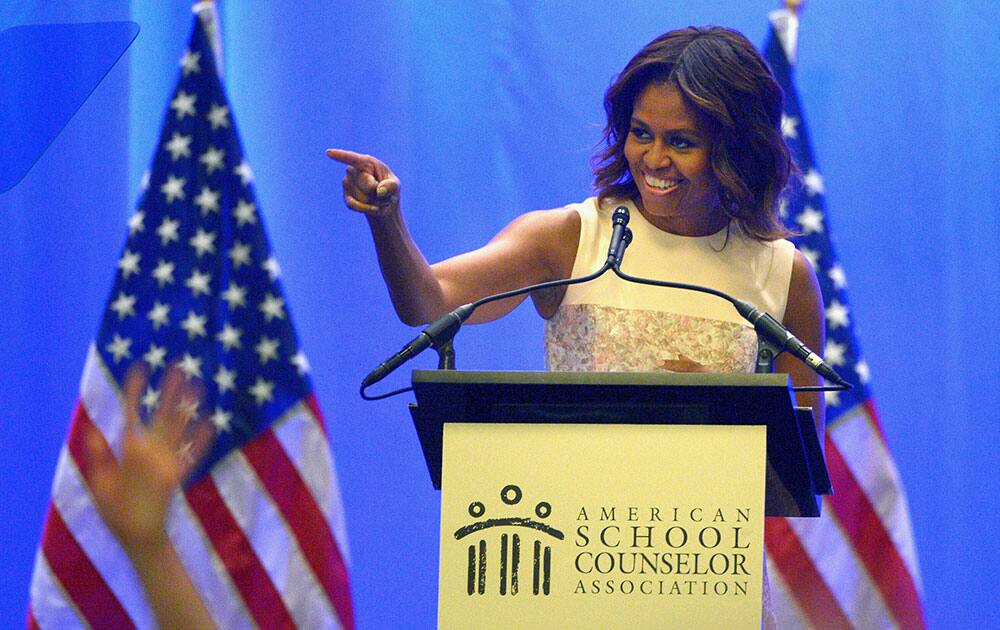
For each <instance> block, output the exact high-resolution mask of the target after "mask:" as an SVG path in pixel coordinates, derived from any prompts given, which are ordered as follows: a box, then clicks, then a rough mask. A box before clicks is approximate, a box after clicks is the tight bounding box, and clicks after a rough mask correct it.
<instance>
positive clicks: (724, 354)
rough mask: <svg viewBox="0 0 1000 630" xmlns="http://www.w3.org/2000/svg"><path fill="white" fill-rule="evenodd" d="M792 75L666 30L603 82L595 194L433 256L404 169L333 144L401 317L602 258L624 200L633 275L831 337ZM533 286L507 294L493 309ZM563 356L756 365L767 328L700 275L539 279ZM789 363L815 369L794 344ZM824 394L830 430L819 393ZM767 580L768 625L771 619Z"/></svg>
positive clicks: (665, 365) (582, 268) (582, 365)
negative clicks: (800, 248)
mask: <svg viewBox="0 0 1000 630" xmlns="http://www.w3.org/2000/svg"><path fill="white" fill-rule="evenodd" d="M781 106H782V94H781V89H780V88H779V87H778V85H777V83H776V82H775V80H774V78H773V76H772V74H771V72H770V70H769V69H768V67H767V64H766V63H765V62H764V60H763V59H762V58H761V56H760V54H759V53H758V52H757V51H756V50H755V49H754V47H753V45H752V44H751V43H750V42H749V41H747V39H746V38H745V37H743V36H742V35H741V34H739V33H737V32H735V31H732V30H729V29H725V28H720V27H706V28H686V29H681V30H677V31H671V32H669V33H666V34H664V35H662V36H660V37H658V38H656V39H655V40H653V41H652V42H650V43H649V44H648V45H647V46H645V47H644V48H643V49H642V50H640V51H639V53H638V54H637V55H636V56H635V57H633V59H632V60H631V61H629V63H628V64H627V65H626V66H625V68H624V70H623V71H622V72H621V74H620V75H619V76H618V77H617V79H616V80H615V82H614V83H613V84H612V85H611V87H610V88H609V89H608V91H607V93H606V94H605V97H604V107H605V111H606V112H607V125H606V127H605V130H604V149H603V150H602V151H601V152H600V153H599V154H598V156H597V167H596V169H595V189H596V191H597V197H596V198H592V199H588V200H586V201H585V202H583V203H580V204H573V205H569V206H566V207H564V208H559V209H555V210H548V211H541V212H531V213H528V214H525V215H523V216H521V217H519V218H517V219H516V220H514V221H513V222H512V223H511V224H510V225H508V226H507V227H506V228H504V229H503V230H502V231H501V232H500V233H499V234H497V235H496V236H495V237H494V238H493V240H491V241H490V242H489V243H488V244H487V245H486V246H484V247H482V248H480V249H477V250H475V251H472V252H469V253H466V254H462V255H459V256H456V257H454V258H450V259H448V260H445V261H443V262H440V263H437V264H435V265H429V264H428V263H427V261H426V260H425V259H424V257H423V255H422V254H421V253H420V250H419V249H418V248H417V246H416V244H415V243H414V242H413V239H412V238H411V237H410V235H409V232H408V231H407V228H406V224H405V223H404V221H403V218H402V214H401V210H400V184H399V180H398V178H396V176H395V175H394V174H393V173H392V171H391V170H390V169H389V168H388V167H387V166H386V165H385V164H383V163H382V162H380V161H379V160H377V159H375V158H373V157H370V156H365V155H359V154H356V153H352V152H349V151H343V150H338V149H330V150H328V151H327V155H329V156H330V157H331V158H332V159H334V160H337V161H339V162H343V163H345V164H347V165H348V168H347V174H346V176H345V177H344V180H343V185H344V200H345V202H346V204H347V206H348V207H349V208H351V209H353V210H356V211H358V212H361V213H363V214H364V215H365V216H366V218H367V219H368V223H369V226H370V228H371V231H372V235H373V237H374V240H375V246H376V249H377V252H378V259H379V265H380V268H381V271H382V275H383V277H384V278H385V281H386V284H387V286H388V289H389V294H390V296H391V298H392V303H393V306H394V307H395V309H396V312H397V314H398V315H399V317H400V319H401V320H402V321H403V322H405V323H407V324H410V325H417V324H422V323H426V322H429V321H432V320H434V319H436V318H437V317H439V316H441V315H443V314H444V313H446V312H448V311H450V310H452V309H454V308H456V307H458V306H460V305H462V304H466V303H469V302H472V301H474V300H476V299H478V298H481V297H484V296H486V295H491V294H494V293H500V292H503V291H507V290H510V289H515V288H520V287H523V286H527V285H531V284H536V283H539V282H544V281H547V280H555V279H562V278H569V277H579V276H582V275H585V274H587V273H590V272H592V271H594V270H596V269H597V268H599V267H600V265H601V264H602V263H603V262H604V260H605V258H606V255H607V243H608V241H609V236H610V231H611V228H610V215H611V212H612V209H613V208H615V207H616V206H618V205H622V204H624V205H626V206H627V207H629V209H630V211H631V216H632V220H631V223H630V224H629V226H630V228H631V229H632V230H633V233H634V239H633V242H632V245H631V246H630V248H629V251H628V254H627V255H626V256H625V262H624V263H623V265H622V269H623V270H624V271H627V272H628V273H630V274H632V275H637V276H642V277H648V278H657V279H662V280H673V281H678V282H685V283H689V284H700V285H706V286H710V287H713V288H716V289H720V290H722V291H725V292H727V293H729V294H730V295H734V296H735V297H738V298H740V299H743V300H747V301H749V302H751V303H753V304H755V305H756V306H758V307H760V308H762V309H764V310H766V311H768V312H769V313H771V315H772V316H774V317H775V318H776V319H778V320H779V321H782V323H783V324H784V325H785V326H786V327H787V328H788V329H789V330H790V331H791V332H792V334H794V335H795V336H797V337H798V338H799V339H801V340H802V341H803V342H804V343H805V344H806V345H807V346H809V347H811V348H823V346H824V320H823V305H822V297H821V294H820V290H819V285H818V283H817V281H816V276H815V273H814V272H813V270H812V267H811V266H810V264H809V262H808V261H807V259H806V258H805V257H804V256H803V255H802V254H801V253H799V252H797V251H795V249H794V247H793V246H792V245H791V243H789V242H788V241H786V240H782V239H784V237H786V236H788V235H789V232H788V230H787V229H785V228H784V226H783V225H782V224H781V222H780V220H779V219H778V210H777V208H778V200H779V195H780V194H781V192H782V191H783V189H784V188H785V186H786V184H787V182H788V178H789V175H790V174H791V173H792V172H793V171H794V165H793V163H792V160H791V158H790V155H789V152H788V149H787V147H786V146H785V143H784V140H783V138H782V135H781V111H782V108H781ZM521 299H523V298H512V299H509V300H506V301H503V302H494V303H491V304H489V305H486V306H485V307H483V308H481V309H479V310H478V311H477V312H476V314H475V315H474V316H473V319H472V321H489V320H492V319H495V318H497V317H500V316H502V315H504V314H506V313H507V312H509V311H510V310H511V309H513V308H514V307H515V306H516V305H517V304H518V303H519V302H520V300H521ZM532 299H533V301H534V305H535V309H536V310H537V311H538V313H539V314H540V315H541V316H542V317H543V318H545V319H546V320H547V323H546V339H545V343H546V359H547V365H548V367H549V369H554V370H645V371H650V370H656V369H667V370H672V371H752V370H753V367H754V362H755V351H756V334H755V333H754V331H753V328H751V327H750V326H749V324H747V323H746V322H745V321H743V320H742V319H741V318H740V317H739V315H738V314H736V312H735V311H734V310H733V308H732V306H731V305H729V304H728V303H726V302H724V301H722V300H720V299H718V298H714V297H711V296H705V295H703V294H697V293H692V292H685V291H677V290H666V289H662V288H654V287H648V286H644V285H635V284H629V283H625V282H624V281H622V280H620V279H619V278H616V277H614V276H612V275H611V274H606V275H605V276H603V277H602V278H601V279H599V280H598V281H594V282H590V283H587V284H582V285H574V286H572V287H569V288H566V287H560V288H558V289H550V290H546V291H540V292H535V293H534V294H533V295H532ZM776 369H777V370H778V371H779V372H785V373H788V374H790V375H791V377H792V380H793V382H794V383H795V384H796V385H814V384H818V381H819V379H818V377H817V376H816V375H815V373H813V372H812V371H811V370H810V369H809V368H807V367H806V366H805V365H803V364H802V363H800V362H799V361H798V360H796V359H794V358H792V357H790V356H788V355H782V356H780V357H779V358H778V359H777V361H776ZM798 402H799V403H800V404H803V405H808V406H811V407H812V408H813V411H814V416H815V420H816V431H817V434H818V435H819V436H820V443H821V444H822V443H823V440H822V436H823V434H824V428H825V427H824V407H823V400H822V398H820V397H819V395H818V394H815V393H803V394H799V399H798ZM769 599H770V596H769V588H768V585H767V580H766V575H765V580H764V618H765V626H767V627H773V626H774V619H773V615H772V612H771V607H770V602H769Z"/></svg>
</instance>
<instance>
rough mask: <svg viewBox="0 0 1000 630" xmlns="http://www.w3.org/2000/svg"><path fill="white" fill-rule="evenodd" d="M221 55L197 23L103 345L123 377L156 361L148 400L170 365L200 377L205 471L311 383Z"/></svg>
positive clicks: (132, 230)
mask: <svg viewBox="0 0 1000 630" xmlns="http://www.w3.org/2000/svg"><path fill="white" fill-rule="evenodd" d="M214 63H215V62H214V61H213V57H212V54H211V51H210V50H209V49H208V48H207V42H206V38H205V35H204V33H203V32H202V29H200V28H196V29H195V32H194V35H193V37H192V39H191V46H190V49H189V50H188V51H187V52H186V53H185V55H184V58H183V60H182V62H181V78H180V81H179V82H178V84H177V88H176V90H175V91H174V93H173V95H172V97H171V100H170V106H169V110H168V112H167V116H166V121H165V123H164V126H163V130H162V133H161V135H160V139H159V142H158V145H157V146H158V150H157V152H156V155H155V158H154V160H153V166H152V169H151V174H150V175H149V176H148V180H146V181H144V189H145V190H144V192H143V194H142V196H141V198H140V201H139V206H138V210H137V211H136V212H135V214H134V215H133V216H132V218H131V219H130V221H129V238H128V240H127V242H126V243H125V248H124V251H123V252H122V256H121V259H120V260H119V262H118V267H119V273H118V275H117V277H116V280H115V284H114V288H113V289H112V293H111V301H110V304H109V308H108V311H107V312H106V314H105V317H104V320H103V322H102V324H101V327H100V332H99V334H98V337H97V342H96V343H97V348H98V350H99V351H100V353H101V355H102V357H103V359H104V362H105V364H106V365H107V366H108V368H109V369H110V370H111V373H112V374H113V376H114V379H115V380H116V381H118V382H119V383H122V382H124V377H125V372H126V370H127V368H128V366H129V365H130V364H131V363H132V362H133V361H135V360H138V359H141V360H144V361H145V362H146V363H147V364H148V365H149V366H150V368H151V369H152V378H151V385H150V387H149V388H148V390H147V391H146V394H145V396H144V397H143V406H144V407H146V408H147V409H150V408H152V407H153V406H155V404H156V402H157V398H158V395H159V394H158V390H157V389H156V383H157V380H158V379H157V378H156V377H157V376H158V375H162V373H163V370H164V368H165V366H167V365H168V364H169V363H171V362H175V361H176V362H178V364H179V366H180V368H181V369H182V370H183V371H184V373H185V374H186V375H187V376H188V377H193V378H199V379H201V380H203V382H204V383H205V386H206V404H207V406H208V408H209V410H210V411H209V412H210V414H211V421H212V423H213V424H214V426H215V428H216V430H217V434H218V437H217V440H216V442H215V445H214V447H213V449H212V451H211V452H210V454H209V456H208V457H207V458H206V461H205V462H204V465H203V467H202V471H204V470H205V469H207V468H209V467H210V466H211V465H212V464H213V463H214V462H215V461H217V460H219V459H221V458H222V457H224V456H225V455H226V453H227V452H229V451H230V450H231V449H232V448H234V447H238V446H240V445H241V444H243V443H245V442H246V441H247V440H249V439H251V438H252V437H253V436H254V435H256V434H257V433H258V432H260V431H261V430H262V429H264V428H267V427H268V426H270V425H271V424H272V423H273V422H274V421H275V420H277V419H278V418H280V417H281V416H282V415H283V414H284V413H285V412H286V411H287V410H288V409H289V408H290V407H291V406H293V405H295V404H296V403H298V402H299V401H300V400H301V399H302V398H304V397H305V396H306V394H308V393H309V391H310V390H311V386H310V383H309V379H308V375H307V374H306V370H307V368H308V363H307V361H306V359H305V356H304V355H303V354H302V352H301V351H300V350H299V345H298V341H297V339H296V336H295V332H294V330H293V328H292V325H291V321H290V317H289V313H288V307H287V305H286V304H285V301H284V299H283V297H282V290H281V285H280V282H279V280H278V273H279V268H278V263H277V261H276V260H275V259H274V257H273V256H272V254H271V250H270V246H269V245H268V241H267V236H266V235H265V233H264V227H263V222H262V217H261V216H260V214H259V213H258V211H257V206H256V201H255V199H254V187H253V173H252V171H251V170H250V166H249V165H248V164H247V162H246V160H245V159H244V157H243V151H242V149H241V147H240V141H239V138H238V137H237V134H236V129H235V122H234V120H233V116H232V113H231V112H230V109H229V103H228V101H227V99H226V95H225V93H224V92H223V90H222V85H221V83H220V81H219V79H218V77H217V76H216V69H215V66H214Z"/></svg>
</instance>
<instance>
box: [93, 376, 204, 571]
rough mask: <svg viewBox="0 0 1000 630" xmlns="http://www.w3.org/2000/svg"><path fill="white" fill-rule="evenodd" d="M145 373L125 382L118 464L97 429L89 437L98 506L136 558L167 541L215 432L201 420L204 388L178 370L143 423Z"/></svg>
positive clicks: (166, 381) (163, 383)
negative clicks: (182, 492)
mask: <svg viewBox="0 0 1000 630" xmlns="http://www.w3.org/2000/svg"><path fill="white" fill-rule="evenodd" d="M146 382H147V375H146V371H145V370H144V369H142V368H141V367H138V366H133V367H132V368H131V369H129V372H128V376H127V377H126V379H125V389H124V394H125V433H124V436H123V441H122V453H121V459H120V460H116V459H115V457H114V455H113V454H112V453H111V451H110V450H109V449H107V448H106V447H105V446H104V444H103V440H102V439H101V436H100V435H99V434H98V433H97V431H96V430H95V431H94V432H92V433H91V434H90V435H89V436H87V437H88V439H87V457H88V461H89V463H90V466H91V479H90V489H91V493H92V495H93V498H94V504H95V505H96V507H97V511H98V512H99V513H100V515H101V517H102V518H103V519H104V522H105V523H106V524H107V526H108V528H109V529H110V530H111V532H112V533H113V534H114V535H115V536H116V537H117V538H118V540H119V541H120V542H121V543H122V546H123V547H124V548H125V550H126V551H127V552H128V553H129V554H130V555H132V554H133V553H135V552H143V551H146V550H151V549H155V548H156V547H158V546H162V545H164V544H166V543H168V542H169V541H168V538H167V533H166V513H167V508H168V506H169V504H170V498H171V496H172V495H173V493H174V492H175V491H177V490H178V488H180V485H181V482H182V481H183V480H184V478H185V477H186V476H187V474H188V473H189V472H190V471H191V469H192V468H193V467H194V464H195V463H196V462H197V461H199V460H200V459H201V456H202V455H203V454H204V453H205V452H206V450H207V448H208V446H209V444H210V443H211V438H212V436H213V434H214V432H213V430H212V427H211V425H210V424H209V423H208V422H207V421H206V419H205V418H204V417H199V416H198V411H197V408H198V404H199V402H200V401H201V398H202V395H203V393H202V388H201V385H200V384H199V383H197V382H196V381H190V380H186V377H185V375H184V373H183V372H181V370H180V369H179V368H177V367H176V366H172V367H170V368H169V369H168V370H167V372H166V374H165V375H164V377H163V379H162V381H161V392H160V402H159V405H158V406H157V408H156V413H155V414H154V416H153V418H152V420H151V422H150V423H149V426H143V425H142V424H141V422H140V420H139V404H140V399H141V397H142V393H143V391H144V390H145V389H146Z"/></svg>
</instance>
